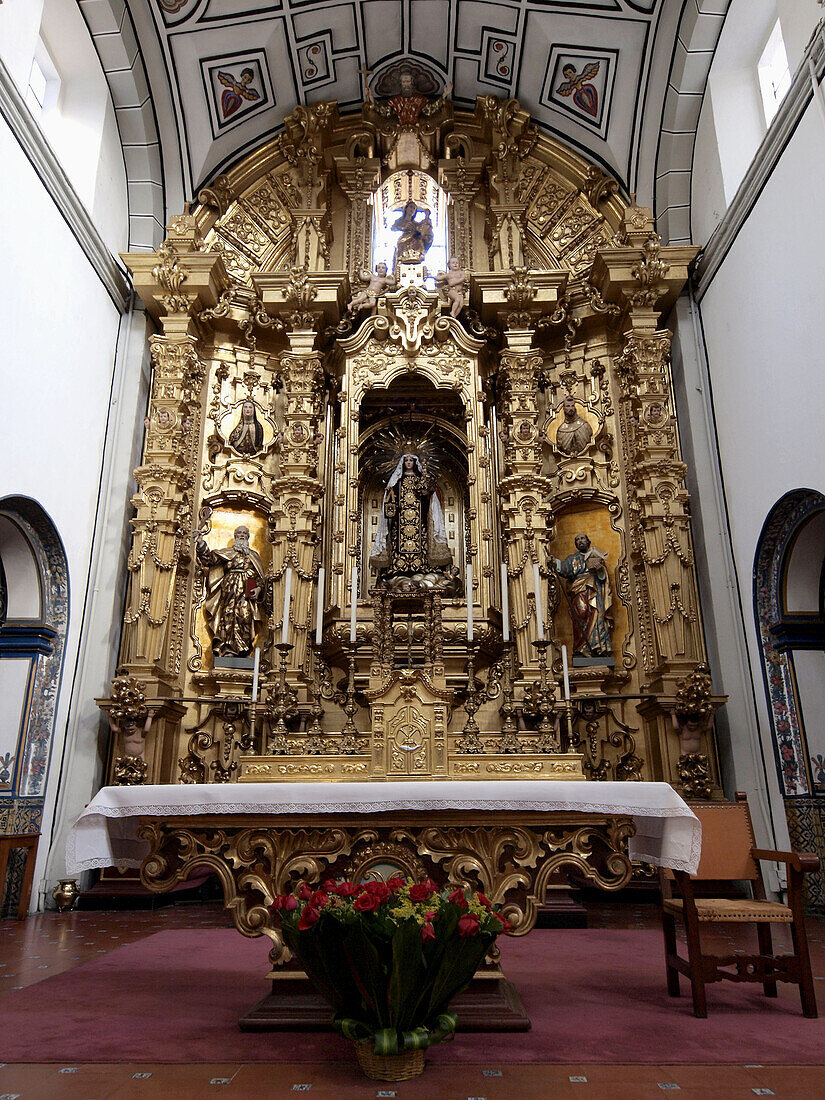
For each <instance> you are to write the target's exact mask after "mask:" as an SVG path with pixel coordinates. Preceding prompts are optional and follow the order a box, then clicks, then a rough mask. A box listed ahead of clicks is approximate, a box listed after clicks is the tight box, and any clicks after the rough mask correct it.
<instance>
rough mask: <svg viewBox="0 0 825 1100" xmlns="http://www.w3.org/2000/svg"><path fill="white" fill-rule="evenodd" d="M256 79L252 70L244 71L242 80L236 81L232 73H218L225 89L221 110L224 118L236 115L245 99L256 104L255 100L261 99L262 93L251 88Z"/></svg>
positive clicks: (242, 71)
mask: <svg viewBox="0 0 825 1100" xmlns="http://www.w3.org/2000/svg"><path fill="white" fill-rule="evenodd" d="M254 79H255V73H254V72H253V70H252V69H242V70H241V76H240V80H236V79H235V77H234V76H233V75H232V73H226V72H220V71H219V72H218V80H220V82H221V84H223V85H224V88H225V90H224V92H223V93H222V94H221V109H222V110H223V117H224V118H229V117H230V115H234V113H235V112H236V111H237V110H238V108H239V107H240V106H241V104H242V103H243V101H244V100H245V99H248V100H251V101H253V102H254V100H256V99H260V98H261V93H260V92H259V91H258V90H257V88H250V86H249V85H250V84H251V83H252V81H253V80H254Z"/></svg>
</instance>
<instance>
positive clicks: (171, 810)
mask: <svg viewBox="0 0 825 1100" xmlns="http://www.w3.org/2000/svg"><path fill="white" fill-rule="evenodd" d="M386 810H538V811H541V812H542V813H551V812H553V811H555V810H571V811H576V812H579V813H586V814H603V813H609V814H627V815H628V816H633V817H641V818H645V817H677V818H678V817H681V818H684V819H685V820H690V819H689V818H688V816H687V814H685V813H684V812H682V811H680V809H679V807H678V806H640V805H639V804H638V803H636V805H626V806H625V805H619V804H618V803H614V802H611V803H610V805H609V806H607V805H605V804H604V803H603V802H602V803H598V802H567V801H563V802H562V801H559V802H548V801H547V799H536V800H535V801H531V800H529V799H522V800H520V801H518V802H510V801H507V800H506V799H501V798H484V799H482V798H474V799H472V800H468V801H467V802H462V801H460V800H458V801H457V800H456V799H454V798H449V799H447V798H416V799H406V798H399V799H394V800H386V799H382V800H381V801H380V802H362V801H360V800H359V799H354V800H353V801H351V802H313V803H312V805H311V806H307V805H306V803H304V802H279V803H276V804H274V805H273V804H271V803H270V804H264V803H260V802H221V803H219V804H217V805H215V806H213V807H209V806H202V805H201V806H195V805H189V806H187V805H181V804H180V803H177V804H172V805H152V806H150V805H145V806H105V805H100V806H94V807H89V809H88V810H87V817H85V818H81V820H86V821H88V820H89V819H90V818H92V817H94V816H95V815H99V816H100V817H192V816H194V815H196V814H204V815H205V814H214V815H215V816H218V817H219V816H221V815H222V814H258V813H269V814H272V815H273V816H280V815H282V814H304V815H307V814H337V813H367V814H375V813H383V812H385V811H386Z"/></svg>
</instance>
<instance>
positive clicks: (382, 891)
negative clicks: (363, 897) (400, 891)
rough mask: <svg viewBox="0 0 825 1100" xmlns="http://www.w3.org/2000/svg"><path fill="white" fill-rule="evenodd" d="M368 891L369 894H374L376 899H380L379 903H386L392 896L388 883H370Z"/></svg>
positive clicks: (367, 887) (367, 886)
mask: <svg viewBox="0 0 825 1100" xmlns="http://www.w3.org/2000/svg"><path fill="white" fill-rule="evenodd" d="M366 891H367V893H368V894H372V896H373V897H374V898H378V900H379V901H386V900H387V898H388V897H389V896H390V888H389V886H387V884H386V882H368V883H367V885H366Z"/></svg>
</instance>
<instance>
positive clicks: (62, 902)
mask: <svg viewBox="0 0 825 1100" xmlns="http://www.w3.org/2000/svg"><path fill="white" fill-rule="evenodd" d="M52 897H53V898H54V900H55V902H56V903H57V909H58V912H60V913H66V912H68V910H69V909H71V908H72V907H73V906H74V903H75V902H76V901H77V899H78V898H79V897H80V890H79V888H78V885H77V882H76V881H75V879H73V878H62V879H60V881H59V882H58V884H57V886H55V888H54V890H52Z"/></svg>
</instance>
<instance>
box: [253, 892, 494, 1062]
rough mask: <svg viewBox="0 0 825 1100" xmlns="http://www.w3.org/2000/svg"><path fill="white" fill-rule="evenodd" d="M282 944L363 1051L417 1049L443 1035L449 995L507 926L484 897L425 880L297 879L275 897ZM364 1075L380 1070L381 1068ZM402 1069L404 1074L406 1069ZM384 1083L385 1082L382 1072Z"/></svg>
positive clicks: (450, 1017) (382, 1055) (383, 1054)
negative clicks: (313, 882)
mask: <svg viewBox="0 0 825 1100" xmlns="http://www.w3.org/2000/svg"><path fill="white" fill-rule="evenodd" d="M272 911H273V913H274V914H275V916H276V919H277V920H278V921H279V923H280V926H281V929H282V932H283V936H284V940H285V942H286V944H287V946H288V947H289V948H290V949H291V950H292V952H293V953H294V954H295V955H296V956H297V958H298V960H299V961H300V963H301V965H302V966H303V967H304V969H305V970H306V973H307V975H308V977H309V978H310V979H311V980H312V981H313V982H314V984H315V985H316V987H317V988H318V990H319V991H320V993H321V994H322V995H323V996H324V997H325V998H326V999H327V1000H328V1001H329V1002H330V1004H331V1005H332V1006H333V1009H334V1011H335V1016H334V1021H333V1022H334V1025H335V1027H336V1028H337V1029H338V1030H339V1031H341V1032H342V1034H343V1035H345V1036H346V1037H347V1038H349V1039H353V1040H356V1041H359V1050H358V1053H359V1060H360V1061H361V1064H362V1068H364V1069H365V1071H366V1072H367V1073H370V1069H369V1068H368V1065H367V1064H366V1062H365V1058H364V1057H362V1053H363V1054H364V1055H365V1056H366V1057H371V1056H373V1055H374V1056H377V1057H378V1059H382V1060H383V1059H386V1058H388V1057H390V1056H394V1055H398V1054H400V1053H402V1052H405V1051H407V1052H408V1051H416V1052H421V1053H420V1055H419V1062H420V1069H418V1070H416V1071H414V1072H421V1070H422V1069H423V1051H424V1050H425V1049H426V1048H427V1047H428V1046H431V1045H432V1044H434V1043H439V1042H442V1041H444V1040H445V1039H451V1038H452V1037H453V1034H454V1032H455V1025H456V1017H455V1015H454V1014H453V1013H451V1012H448V1011H447V1008H448V1005H449V1003H450V1001H451V1000H452V999H453V997H455V996H456V994H457V993H460V992H461V990H463V989H464V988H466V986H467V985H469V983H470V981H471V979H472V977H473V975H474V974H475V972H476V970H477V968H478V966H479V964H480V963H481V961H482V960H483V958H484V956H485V955H486V954H487V952H488V951H489V949H490V947H491V946H492V945H493V943H494V942H495V938H496V936H497V935H498V934H499V933H500V932H506V931H508V929H509V927H510V925H509V923H508V921H507V920H506V918H505V917H504V916H502V914H501V913H500V912H498V911H497V910H496V909H495V908H494V907H493V906H492V905H491V904H490V902H489V901H488V900H487V898H486V897H485V896H484V894H481V893H473V892H471V891H465V890H463V889H460V888H457V889H454V890H446V889H445V890H439V888H438V886H437V885H436V883H434V882H433V881H432V880H431V879H427V880H426V881H425V882H421V883H416V882H412V881H409V880H407V879H405V878H404V877H403V876H401V875H398V876H396V877H394V878H391V879H389V880H388V881H387V882H380V881H377V882H362V883H359V884H358V885H355V884H353V883H351V882H339V883H336V882H333V881H331V880H328V881H326V882H323V883H322V884H321V886H320V887H319V888H317V889H313V888H312V887H311V886H309V885H307V884H306V883H302V884H301V885H300V886H299V887H298V888H297V889H296V890H295V892H294V893H291V894H281V895H279V896H278V897H276V898H275V901H274V903H273V905H272ZM370 1075H371V1076H379V1073H377V1072H376V1073H375V1074H372V1073H370ZM405 1075H406V1074H405ZM380 1076H381V1077H382V1078H383V1079H385V1080H386V1079H398V1078H397V1077H395V1078H388V1077H387V1076H385V1075H383V1074H380Z"/></svg>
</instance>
